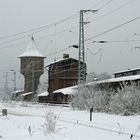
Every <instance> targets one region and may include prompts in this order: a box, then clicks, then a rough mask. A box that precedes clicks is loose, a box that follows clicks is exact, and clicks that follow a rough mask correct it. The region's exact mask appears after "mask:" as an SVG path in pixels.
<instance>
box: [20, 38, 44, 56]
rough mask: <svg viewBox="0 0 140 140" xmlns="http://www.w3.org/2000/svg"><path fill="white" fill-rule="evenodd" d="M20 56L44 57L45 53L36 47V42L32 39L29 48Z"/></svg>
mask: <svg viewBox="0 0 140 140" xmlns="http://www.w3.org/2000/svg"><path fill="white" fill-rule="evenodd" d="M19 57H43V58H45V57H44V56H43V54H41V53H40V52H39V50H38V49H37V47H36V44H35V42H34V41H33V40H32V41H31V42H30V43H28V45H27V48H26V50H25V52H24V53H23V54H21V55H20V56H19Z"/></svg>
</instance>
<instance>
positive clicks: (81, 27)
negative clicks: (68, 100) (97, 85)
mask: <svg viewBox="0 0 140 140" xmlns="http://www.w3.org/2000/svg"><path fill="white" fill-rule="evenodd" d="M83 12H84V10H80V21H79V63H78V82H84V81H85V79H86V68H85V67H84V64H85V50H84V19H83Z"/></svg>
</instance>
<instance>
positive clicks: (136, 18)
mask: <svg viewBox="0 0 140 140" xmlns="http://www.w3.org/2000/svg"><path fill="white" fill-rule="evenodd" d="M138 19H140V16H137V17H135V18H133V19H131V20H128V21H126V22H124V23H122V24H119V25H117V26H115V27H113V28H111V29H108V30H106V31H104V32H102V33H99V34H97V35H95V36H93V37H90V38H88V39H86V40H85V41H89V40H91V39H93V38H96V37H99V36H102V35H104V34H106V33H108V32H111V31H113V30H115V29H118V28H120V27H122V26H124V25H126V24H129V23H131V22H133V21H135V20H138Z"/></svg>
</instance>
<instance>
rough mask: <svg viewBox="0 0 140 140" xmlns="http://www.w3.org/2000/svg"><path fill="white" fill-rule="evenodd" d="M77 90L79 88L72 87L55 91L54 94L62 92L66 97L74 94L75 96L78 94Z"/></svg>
mask: <svg viewBox="0 0 140 140" xmlns="http://www.w3.org/2000/svg"><path fill="white" fill-rule="evenodd" d="M76 88H77V86H71V87H67V88H62V89H58V90H55V91H54V92H53V93H59V92H61V93H63V94H64V95H72V94H74V93H75V92H76Z"/></svg>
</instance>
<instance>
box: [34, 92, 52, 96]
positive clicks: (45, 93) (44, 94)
mask: <svg viewBox="0 0 140 140" xmlns="http://www.w3.org/2000/svg"><path fill="white" fill-rule="evenodd" d="M48 95H49V93H48V92H47V91H45V92H43V93H40V94H38V95H37V96H38V97H41V96H48Z"/></svg>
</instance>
